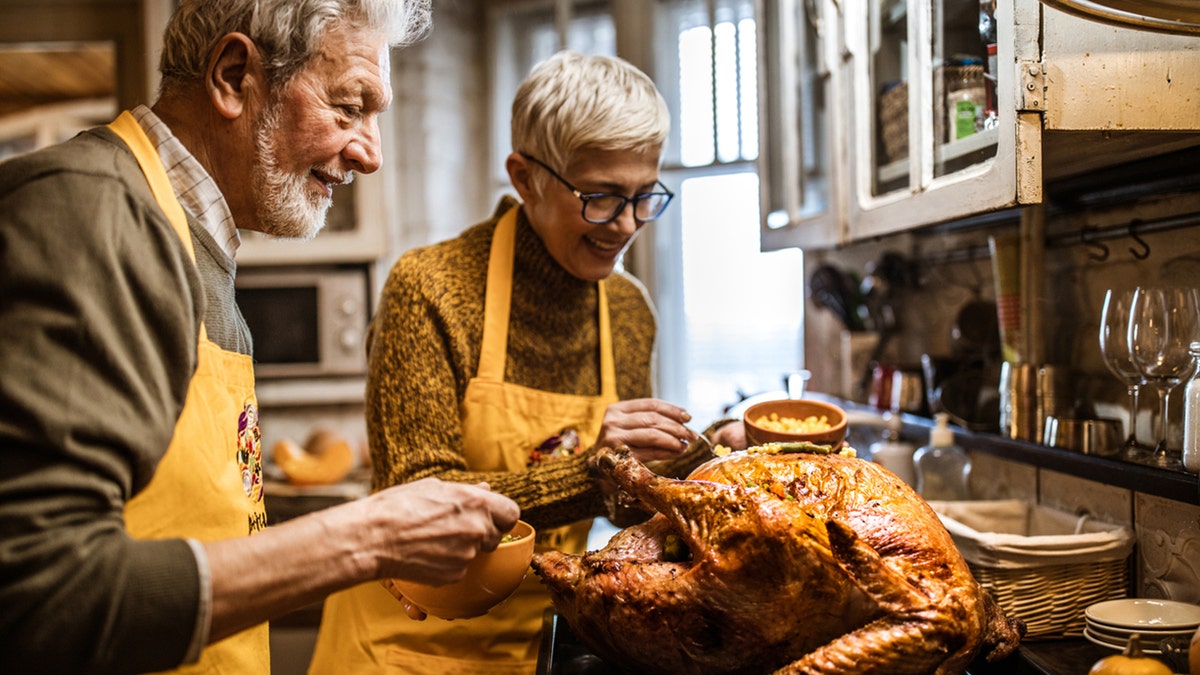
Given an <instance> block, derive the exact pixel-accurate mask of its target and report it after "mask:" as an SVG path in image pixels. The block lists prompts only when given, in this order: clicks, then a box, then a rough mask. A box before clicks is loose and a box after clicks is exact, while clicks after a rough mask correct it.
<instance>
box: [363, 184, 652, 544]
mask: <svg viewBox="0 0 1200 675" xmlns="http://www.w3.org/2000/svg"><path fill="white" fill-rule="evenodd" d="M513 204H515V202H514V201H513V200H511V199H505V200H503V201H502V202H501V204H500V205H499V206H498V207H497V210H496V212H495V213H494V214H493V216H492V218H491V219H490V220H488V221H487V222H484V223H481V224H479V225H476V226H474V227H471V228H470V229H468V230H466V231H465V232H463V233H462V234H461V235H460V236H458V237H457V238H454V239H451V240H448V241H444V242H441V243H438V244H435V245H433V246H429V247H425V248H420V249H415V250H412V251H409V252H408V253H406V254H405V255H404V256H402V257H401V258H400V260H399V261H398V262H397V263H396V265H395V267H394V268H393V269H392V272H391V275H390V276H389V278H388V281H387V284H386V286H385V287H384V289H383V297H382V300H381V302H380V307H379V312H378V314H377V315H376V317H375V319H374V321H373V322H372V327H371V334H370V339H369V341H368V350H369V354H370V368H369V373H368V380H367V426H368V430H369V436H370V446H371V453H372V458H373V461H374V465H375V486H376V487H377V488H379V487H384V486H387V485H393V484H397V483H402V482H407V481H411V480H416V479H419V478H423V477H426V476H438V477H440V478H443V479H447V480H453V481H458V482H478V481H486V482H487V483H488V484H489V485H490V486H491V487H492V489H493V490H496V491H498V492H501V493H503V494H506V495H508V496H509V497H511V498H513V499H514V500H516V501H517V503H518V504H520V506H521V511H522V517H523V518H525V519H526V520H527V521H529V522H530V523H531V524H532V525H534V526H535V527H539V528H548V527H555V526H558V525H563V524H566V523H570V522H573V521H577V520H581V519H585V518H592V517H594V516H598V515H604V501H603V498H602V496H601V493H600V491H599V489H598V488H597V486H596V483H595V481H594V480H593V479H592V478H591V477H590V476H589V474H588V470H587V465H586V460H587V459H588V455H587V454H586V453H583V454H579V455H576V456H574V457H571V458H568V459H565V460H559V461H553V462H544V463H541V464H538V465H535V466H533V467H531V468H529V469H527V470H525V471H519V472H512V473H477V472H471V471H468V470H467V465H466V460H465V459H464V457H463V441H462V426H461V424H460V419H459V410H460V405H461V403H462V400H463V396H464V394H465V392H466V388H467V382H468V381H469V380H470V379H471V378H472V377H474V376H475V373H476V370H477V369H478V366H479V351H480V343H481V341H482V335H483V305H484V287H485V285H486V284H485V280H486V276H487V264H488V256H489V253H490V251H491V243H492V234H493V232H494V231H495V227H496V222H497V221H498V220H499V218H500V216H501V215H503V213H504V212H505V211H506V210H507V209H508V207H509V206H511V205H513ZM513 268H514V271H513V277H514V278H513V293H512V309H511V314H510V321H509V335H508V359H507V365H506V369H505V374H504V379H505V381H506V382H510V383H515V384H518V385H523V386H526V387H530V388H534V389H539V390H544V391H551V392H556V393H564V394H578V395H597V394H599V392H600V379H599V374H598V373H599V347H598V344H599V342H598V341H599V336H598V326H597V292H596V284H595V283H593V282H587V281H582V280H580V279H578V278H576V277H574V276H572V275H571V274H570V273H568V272H567V271H566V270H564V269H563V268H562V267H561V266H559V265H558V263H556V262H555V261H554V259H553V258H552V257H551V256H550V254H549V252H548V251H547V250H546V247H545V246H544V245H543V243H542V241H541V239H540V238H538V236H537V235H536V234H535V233H534V231H533V229H532V228H531V227H530V226H529V223H528V221H527V220H526V219H525V217H524V214H521V215H520V216H519V217H518V221H517V240H516V253H515V258H514V263H513ZM606 287H607V293H608V302H609V314H610V317H611V325H612V334H613V352H614V361H615V365H616V373H617V392H618V395H619V396H620V398H621V399H622V400H626V399H632V398H644V397H648V396H651V392H652V354H653V350H654V340H655V328H656V324H655V316H654V313H653V310H652V309H651V306H650V303H649V301H648V300H647V297H646V292H645V289H644V288H643V287H642V285H641V284H640V283H638V282H637V281H636V280H634V279H633V278H632V277H630V276H628V275H626V274H623V273H620V272H617V273H614V274H613V275H612V276H610V277H609V278H608V281H607V282H606ZM543 440H545V439H541V438H531V439H529V443H530V449H533V448H535V447H536V446H537V445H538V444H539V443H541V442H542V441H543Z"/></svg>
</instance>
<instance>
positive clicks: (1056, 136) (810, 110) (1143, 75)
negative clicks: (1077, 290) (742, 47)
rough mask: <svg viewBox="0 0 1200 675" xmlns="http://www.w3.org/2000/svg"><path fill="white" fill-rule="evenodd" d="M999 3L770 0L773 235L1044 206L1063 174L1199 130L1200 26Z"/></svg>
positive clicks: (796, 237) (827, 237) (859, 230)
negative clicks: (1190, 31) (1139, 26)
mask: <svg viewBox="0 0 1200 675" xmlns="http://www.w3.org/2000/svg"><path fill="white" fill-rule="evenodd" d="M983 2H984V3H987V4H986V6H981V0H760V5H759V7H760V11H761V15H760V16H761V17H762V20H760V21H759V26H760V27H759V30H760V41H761V43H762V45H763V46H762V49H761V50H760V54H761V58H762V59H763V62H762V63H761V68H760V72H762V73H763V75H762V77H763V83H762V87H761V90H762V92H763V94H762V100H761V105H760V115H761V116H762V123H761V124H760V128H761V130H762V131H761V133H762V135H763V138H762V141H761V147H762V148H763V153H762V155H761V156H760V160H759V172H760V175H761V176H762V186H763V187H762V193H763V195H762V198H763V214H764V216H763V219H762V228H763V236H762V240H763V246H764V248H767V249H775V248H783V247H788V246H798V247H801V248H821V247H828V246H832V245H837V244H844V243H849V242H853V241H858V240H862V239H866V238H870V237H875V236H880V235H886V234H891V233H895V232H900V231H905V230H909V229H912V228H916V227H921V226H923V225H928V224H933V223H939V222H945V221H951V220H957V219H962V218H966V217H970V216H975V215H979V214H984V213H988V212H991V211H997V210H1000V209H1006V208H1010V207H1015V206H1021V205H1030V204H1039V203H1041V202H1042V201H1043V199H1044V195H1043V189H1044V186H1045V184H1046V182H1047V181H1049V180H1053V179H1056V178H1064V177H1069V176H1073V175H1078V174H1081V173H1084V172H1087V171H1090V170H1094V169H1097V168H1100V167H1105V166H1111V165H1115V164H1120V163H1123V162H1128V161H1131V160H1135V159H1143V158H1145V157H1149V156H1154V155H1155V154H1159V153H1163V152H1167V151H1171V150H1176V149H1180V148H1183V147H1189V146H1193V145H1197V144H1200V107H1198V106H1197V104H1196V102H1197V101H1198V100H1200V37H1196V36H1179V35H1168V34H1162V33H1151V32H1147V31H1141V30H1136V29H1131V28H1123V27H1116V26H1112V25H1108V24H1102V23H1099V22H1094V21H1089V20H1087V19H1084V18H1080V17H1078V16H1076V15H1073V14H1067V13H1065V12H1062V11H1059V10H1056V9H1053V8H1052V7H1049V6H1046V5H1043V4H1042V3H1041V2H1040V1H1039V0H1011V1H1005V0H1001V1H1000V2H996V3H995V7H994V9H992V8H991V0H983ZM985 8H986V9H989V10H991V12H990V13H989V14H988V16H987V18H988V19H990V20H991V21H993V22H994V27H995V32H994V36H995V37H994V39H995V43H994V45H995V46H994V51H993V52H992V53H989V52H988V50H987V45H986V44H985V43H986V42H990V40H987V39H986V38H984V37H982V34H981V31H980V16H981V11H982V10H983V9H985ZM971 101H973V102H974V105H975V106H976V110H977V115H976V118H975V125H974V128H973V129H972V128H970V126H969V121H968V126H967V127H957V126H956V124H962V122H963V116H962V112H963V110H964V107H963V104H964V102H971ZM969 107H970V104H967V109H969ZM956 111H957V112H958V113H959V115H958V117H957V118H956V117H955V113H956ZM968 116H969V115H968Z"/></svg>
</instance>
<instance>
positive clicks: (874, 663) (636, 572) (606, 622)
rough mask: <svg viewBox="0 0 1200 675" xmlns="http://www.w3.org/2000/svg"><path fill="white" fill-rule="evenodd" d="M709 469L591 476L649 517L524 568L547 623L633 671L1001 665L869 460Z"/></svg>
mask: <svg viewBox="0 0 1200 675" xmlns="http://www.w3.org/2000/svg"><path fill="white" fill-rule="evenodd" d="M759 450H762V449H759V448H752V449H751V451H747V452H735V453H731V454H728V455H726V456H724V457H718V458H715V459H713V460H710V461H709V462H707V463H705V464H703V465H702V466H700V467H699V468H697V469H696V470H695V471H694V472H692V474H691V475H690V476H688V479H687V480H673V479H669V478H663V477H660V476H657V475H656V474H654V473H653V472H652V471H650V470H649V469H647V468H646V467H645V466H644V465H642V464H641V463H640V462H638V461H637V460H636V459H634V458H633V457H632V456H631V455H629V453H628V452H627V451H624V450H610V449H602V450H601V451H600V454H599V455H598V457H597V465H598V468H599V470H600V471H601V472H602V473H604V474H606V475H607V476H608V477H610V478H611V479H612V480H613V481H614V482H615V483H616V484H617V485H619V486H620V488H621V489H622V490H623V491H625V492H626V493H627V494H628V495H630V496H631V497H633V498H635V499H637V500H638V501H640V502H641V503H642V504H643V505H644V506H645V507H647V508H648V509H650V510H653V511H655V512H656V513H655V515H654V516H653V517H652V518H650V520H648V521H646V522H645V523H643V524H641V525H635V526H632V527H629V528H626V529H624V530H622V531H621V532H619V533H617V534H616V535H615V536H614V537H613V538H612V540H611V541H610V542H609V544H608V545H607V546H606V547H604V548H603V549H601V550H599V551H594V552H589V553H586V554H584V555H582V556H579V555H567V554H562V553H559V552H548V553H540V554H537V555H535V556H534V560H533V569H534V571H535V572H536V573H537V574H538V575H539V576H540V577H541V579H542V581H543V583H545V584H546V585H547V587H549V589H550V591H551V595H552V597H553V600H554V605H555V607H556V609H557V610H558V612H559V613H560V614H562V615H563V617H564V618H565V619H566V621H567V623H569V624H570V626H571V628H572V630H573V631H574V632H575V634H576V635H577V636H578V637H579V638H580V639H581V640H583V641H584V642H585V643H586V644H587V645H588V646H589V647H590V648H591V649H592V650H593V651H594V652H595V653H596V654H598V655H600V656H601V657H602V658H604V659H605V660H606V661H607V662H609V663H611V664H613V665H615V666H618V667H621V668H624V669H627V670H629V671H631V672H637V673H770V672H777V673H830V674H833V673H837V674H839V675H847V674H854V673H889V674H893V673H895V674H899V673H937V674H945V675H948V674H951V673H961V672H963V671H964V670H965V668H966V666H967V664H968V663H970V662H971V661H972V660H973V659H974V658H976V657H977V656H980V655H982V656H986V657H987V658H988V659H989V660H994V659H998V658H1002V657H1004V656H1007V655H1008V654H1009V653H1011V652H1012V651H1013V650H1014V649H1015V648H1016V646H1017V644H1018V642H1019V641H1020V637H1021V634H1022V633H1023V631H1024V626H1023V625H1022V624H1021V623H1020V622H1019V621H1016V620H1009V619H1007V618H1006V617H1004V615H1003V612H1002V610H1001V609H1000V608H999V607H998V606H997V605H996V604H995V603H994V602H993V601H992V599H991V596H989V595H988V594H987V593H986V591H984V590H983V589H982V588H981V587H980V586H979V584H978V583H977V582H976V581H975V578H974V577H973V576H972V575H971V572H970V570H969V569H968V568H967V565H966V563H965V562H964V561H963V559H962V557H961V556H960V555H959V553H958V549H957V548H955V546H954V543H953V541H952V540H951V538H950V535H949V534H948V533H947V532H946V529H945V527H943V526H942V524H941V521H940V520H939V519H938V517H937V515H936V514H935V513H934V512H933V510H932V509H931V508H930V507H929V505H928V504H926V503H925V501H924V500H922V499H921V498H920V496H918V495H917V494H916V493H915V492H914V491H913V490H912V489H911V488H910V487H909V486H908V485H907V484H905V483H904V482H903V481H902V480H900V479H899V478H897V477H896V476H895V475H894V474H892V473H891V472H889V471H887V470H886V469H884V468H882V467H880V466H879V465H877V464H874V463H873V462H869V461H864V460H861V459H857V458H853V457H844V456H840V455H837V454H815V453H809V452H787V453H769V452H761V451H759Z"/></svg>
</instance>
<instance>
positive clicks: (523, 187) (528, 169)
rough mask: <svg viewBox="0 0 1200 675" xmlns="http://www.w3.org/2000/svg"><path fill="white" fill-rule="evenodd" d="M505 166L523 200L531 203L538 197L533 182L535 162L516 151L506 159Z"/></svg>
mask: <svg viewBox="0 0 1200 675" xmlns="http://www.w3.org/2000/svg"><path fill="white" fill-rule="evenodd" d="M504 168H505V169H507V170H508V179H509V181H511V182H512V186H513V188H515V189H516V191H517V194H518V195H520V197H521V201H523V202H526V203H529V202H530V201H531V200H536V199H537V197H538V193H537V190H536V189H535V188H534V184H533V163H532V162H530V161H529V160H527V159H525V157H523V156H522V155H521V153H519V152H514V153H512V154H511V155H509V156H508V159H506V160H504Z"/></svg>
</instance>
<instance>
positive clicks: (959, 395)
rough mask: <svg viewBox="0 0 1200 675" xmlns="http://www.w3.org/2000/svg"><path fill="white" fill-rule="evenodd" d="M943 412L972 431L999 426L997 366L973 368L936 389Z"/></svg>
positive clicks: (986, 429) (952, 376) (991, 429)
mask: <svg viewBox="0 0 1200 675" xmlns="http://www.w3.org/2000/svg"><path fill="white" fill-rule="evenodd" d="M935 396H936V398H937V400H938V402H939V404H940V405H941V411H942V412H946V413H949V415H950V419H951V421H953V422H954V424H956V425H958V426H960V427H962V428H964V429H970V430H971V431H995V430H996V429H999V428H1000V379H999V374H998V371H997V369H996V368H994V367H992V368H987V369H980V368H970V369H967V370H963V371H961V372H956V373H954V374H953V375H951V376H949V377H948V378H946V380H945V381H944V382H942V384H941V385H940V386H938V388H937V389H936V390H935Z"/></svg>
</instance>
